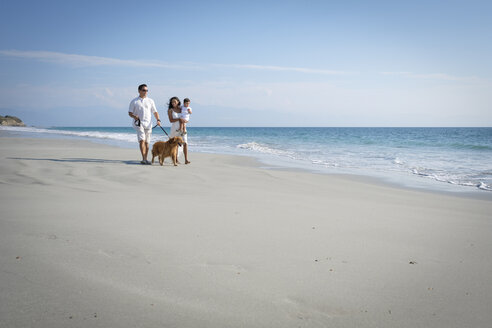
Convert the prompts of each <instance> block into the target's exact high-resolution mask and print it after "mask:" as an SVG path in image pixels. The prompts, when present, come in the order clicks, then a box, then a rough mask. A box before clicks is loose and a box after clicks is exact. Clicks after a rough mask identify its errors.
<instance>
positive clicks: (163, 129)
mask: <svg viewBox="0 0 492 328" xmlns="http://www.w3.org/2000/svg"><path fill="white" fill-rule="evenodd" d="M157 126H158V127H160V128H161V130H162V131H164V133H165V134H166V136H167V137H168V139H171V137H170V136H169V134H167V132H166V130H164V128H163V127H162V126H160V125H158V124H156V125H155V126H154V127H152V129H155V128H156V127H157Z"/></svg>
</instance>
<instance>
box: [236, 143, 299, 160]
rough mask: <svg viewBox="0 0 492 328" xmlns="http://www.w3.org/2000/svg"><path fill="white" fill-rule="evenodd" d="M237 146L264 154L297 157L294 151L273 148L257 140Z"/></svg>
mask: <svg viewBox="0 0 492 328" xmlns="http://www.w3.org/2000/svg"><path fill="white" fill-rule="evenodd" d="M236 148H240V149H246V150H252V151H255V152H259V153H263V154H272V155H280V156H288V157H290V158H295V156H294V153H293V152H290V151H286V150H282V149H275V148H271V147H268V146H267V145H262V144H259V143H256V142H248V143H245V144H240V145H237V146H236Z"/></svg>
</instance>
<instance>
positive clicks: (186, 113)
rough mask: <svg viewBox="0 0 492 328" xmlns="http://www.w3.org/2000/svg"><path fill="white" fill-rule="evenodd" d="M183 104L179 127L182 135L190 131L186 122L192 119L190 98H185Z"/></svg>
mask: <svg viewBox="0 0 492 328" xmlns="http://www.w3.org/2000/svg"><path fill="white" fill-rule="evenodd" d="M183 104H184V106H181V114H180V115H179V129H178V130H177V131H178V132H180V133H181V135H185V134H187V133H188V132H187V131H186V123H188V121H189V120H190V114H191V107H190V99H188V98H185V99H184V100H183Z"/></svg>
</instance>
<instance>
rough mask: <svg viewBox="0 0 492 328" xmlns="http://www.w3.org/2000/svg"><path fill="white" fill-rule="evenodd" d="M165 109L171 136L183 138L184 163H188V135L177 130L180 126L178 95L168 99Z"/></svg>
mask: <svg viewBox="0 0 492 328" xmlns="http://www.w3.org/2000/svg"><path fill="white" fill-rule="evenodd" d="M168 105H169V106H168V110H167V116H168V117H169V122H170V123H171V124H172V125H171V138H172V137H181V138H183V154H184V157H185V164H190V163H191V162H190V161H189V160H188V135H187V134H185V135H182V134H181V132H180V131H179V126H180V120H181V118H180V114H181V101H179V98H178V97H172V98H171V99H169V104H168Z"/></svg>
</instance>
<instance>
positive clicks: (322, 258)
mask: <svg viewBox="0 0 492 328" xmlns="http://www.w3.org/2000/svg"><path fill="white" fill-rule="evenodd" d="M0 151H1V156H0V164H1V171H0V188H1V189H0V196H1V219H0V327H47V328H56V327H412V328H414V327H426V328H428V327H446V328H449V327H490V324H491V322H492V311H491V306H492V215H491V214H492V201H490V200H481V199H470V198H463V197H458V196H452V195H445V194H436V193H430V192H423V191H415V190H408V189H402V188H396V187H393V186H387V185H383V184H377V183H371V182H368V181H365V180H360V179H357V178H347V177H343V176H331V175H319V174H310V173H305V172H292V171H290V172H288V171H282V170H265V169H262V168H259V167H258V166H257V165H256V162H255V161H254V160H253V159H251V158H243V157H238V156H221V155H209V154H195V153H192V154H191V155H190V159H191V161H192V164H191V165H186V166H185V165H180V166H178V167H173V166H171V164H170V162H169V159H167V164H166V165H165V166H164V167H161V166H159V165H153V166H142V165H138V164H137V163H138V159H139V156H138V150H137V148H136V147H135V149H134V150H133V149H120V148H115V147H110V146H104V145H98V144H93V143H89V142H85V141H77V140H56V139H28V138H10V137H0Z"/></svg>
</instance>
